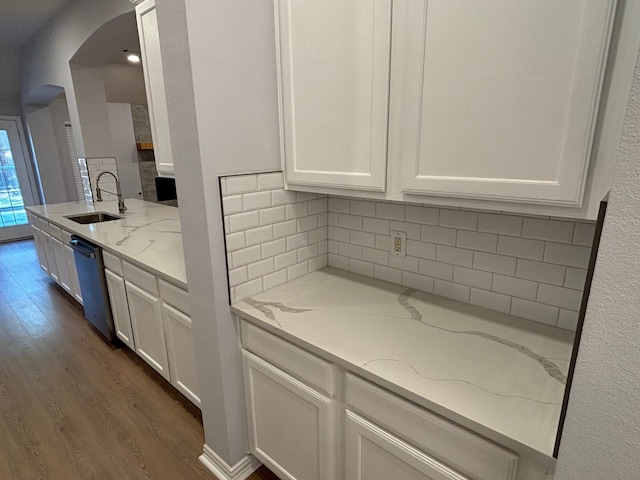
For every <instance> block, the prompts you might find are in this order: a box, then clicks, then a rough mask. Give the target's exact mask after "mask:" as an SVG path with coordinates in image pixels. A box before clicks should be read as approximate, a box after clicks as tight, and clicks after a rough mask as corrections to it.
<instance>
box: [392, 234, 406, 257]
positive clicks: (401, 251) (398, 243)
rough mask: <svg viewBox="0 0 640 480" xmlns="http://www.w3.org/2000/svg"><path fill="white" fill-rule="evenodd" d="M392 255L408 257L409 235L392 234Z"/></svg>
mask: <svg viewBox="0 0 640 480" xmlns="http://www.w3.org/2000/svg"><path fill="white" fill-rule="evenodd" d="M391 255H395V256H396V257H406V256H407V234H406V233H405V232H391Z"/></svg>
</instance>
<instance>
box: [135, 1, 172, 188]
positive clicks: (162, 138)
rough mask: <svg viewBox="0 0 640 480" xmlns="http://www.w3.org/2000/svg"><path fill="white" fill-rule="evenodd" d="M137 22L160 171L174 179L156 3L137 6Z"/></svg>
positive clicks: (152, 130)
mask: <svg viewBox="0 0 640 480" xmlns="http://www.w3.org/2000/svg"><path fill="white" fill-rule="evenodd" d="M136 20H137V22H138V37H139V39H140V53H141V57H142V69H143V71H144V83H145V89H146V93H147V104H148V107H149V121H150V124H151V136H152V138H153V154H154V156H155V159H156V168H157V170H158V175H159V176H161V177H166V176H170V177H172V176H173V175H174V171H173V153H172V151H171V136H170V133H169V114H168V113H167V97H166V93H165V89H164V75H163V73H162V55H161V53H160V39H159V38H158V18H157V16H156V6H155V0H145V1H143V2H141V3H140V4H139V5H137V6H136Z"/></svg>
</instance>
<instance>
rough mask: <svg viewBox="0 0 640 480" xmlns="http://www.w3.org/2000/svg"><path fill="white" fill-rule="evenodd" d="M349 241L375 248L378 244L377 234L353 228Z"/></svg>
mask: <svg viewBox="0 0 640 480" xmlns="http://www.w3.org/2000/svg"><path fill="white" fill-rule="evenodd" d="M349 241H350V242H351V243H353V244H355V245H360V246H362V247H369V248H375V246H376V236H375V235H374V234H373V233H368V232H361V231H359V230H351V232H350V234H349Z"/></svg>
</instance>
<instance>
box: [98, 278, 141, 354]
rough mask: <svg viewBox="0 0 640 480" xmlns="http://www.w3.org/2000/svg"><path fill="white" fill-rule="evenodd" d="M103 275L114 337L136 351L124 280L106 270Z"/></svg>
mask: <svg viewBox="0 0 640 480" xmlns="http://www.w3.org/2000/svg"><path fill="white" fill-rule="evenodd" d="M104 274H105V277H106V280H107V290H108V291H109V302H110V303H111V314H112V315H113V323H114V327H115V330H116V335H117V336H118V338H119V339H120V340H122V341H123V342H124V344H125V345H127V346H128V347H129V348H130V349H131V350H133V351H136V344H135V341H134V339H133V330H132V328H131V317H130V316H129V303H128V300H127V290H126V287H125V284H124V278H122V277H121V276H119V275H116V274H115V273H113V272H112V271H110V270H106V269H105V271H104Z"/></svg>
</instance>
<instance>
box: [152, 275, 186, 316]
mask: <svg viewBox="0 0 640 480" xmlns="http://www.w3.org/2000/svg"><path fill="white" fill-rule="evenodd" d="M158 287H159V290H160V298H161V299H162V301H163V302H165V303H168V304H169V305H171V306H172V307H174V308H176V309H177V310H180V311H181V312H182V313H186V314H187V315H190V314H191V312H190V311H189V294H188V293H187V292H186V291H185V290H182V289H181V288H178V287H176V286H175V285H171V284H170V283H168V282H165V281H164V280H160V279H158Z"/></svg>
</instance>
